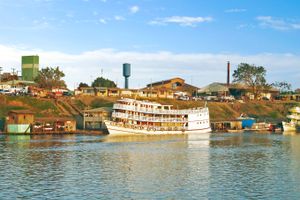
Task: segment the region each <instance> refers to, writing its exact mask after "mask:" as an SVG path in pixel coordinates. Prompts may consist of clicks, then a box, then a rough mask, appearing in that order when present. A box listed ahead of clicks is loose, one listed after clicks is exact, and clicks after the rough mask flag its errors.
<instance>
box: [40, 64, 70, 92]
mask: <svg viewBox="0 0 300 200" xmlns="http://www.w3.org/2000/svg"><path fill="white" fill-rule="evenodd" d="M63 77H65V74H64V73H63V72H62V71H60V70H59V67H56V68H52V67H46V68H43V69H41V70H40V71H39V73H38V76H37V77H36V79H35V82H36V83H37V84H38V85H39V87H41V88H46V89H52V88H55V87H66V83H65V81H64V80H61V79H62V78H63Z"/></svg>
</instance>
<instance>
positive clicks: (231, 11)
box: [224, 8, 247, 13]
mask: <svg viewBox="0 0 300 200" xmlns="http://www.w3.org/2000/svg"><path fill="white" fill-rule="evenodd" d="M246 11H247V9H244V8H232V9H228V10H225V11H224V12H226V13H240V12H246Z"/></svg>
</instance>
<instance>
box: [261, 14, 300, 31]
mask: <svg viewBox="0 0 300 200" xmlns="http://www.w3.org/2000/svg"><path fill="white" fill-rule="evenodd" d="M256 20H258V21H259V24H260V25H261V26H262V27H267V28H272V29H276V30H299V29H300V23H299V22H297V23H295V22H292V21H290V20H284V19H279V18H274V17H272V16H258V17H256ZM293 21H294V20H293Z"/></svg>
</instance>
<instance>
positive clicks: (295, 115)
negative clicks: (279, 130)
mask: <svg viewBox="0 0 300 200" xmlns="http://www.w3.org/2000/svg"><path fill="white" fill-rule="evenodd" d="M289 112H290V114H289V115H287V118H288V119H289V122H282V126H283V131H297V130H300V107H293V108H291V109H290V110H289Z"/></svg>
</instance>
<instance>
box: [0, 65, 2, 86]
mask: <svg viewBox="0 0 300 200" xmlns="http://www.w3.org/2000/svg"><path fill="white" fill-rule="evenodd" d="M1 73H2V67H0V83H1V82H2V79H1V78H2V74H1Z"/></svg>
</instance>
